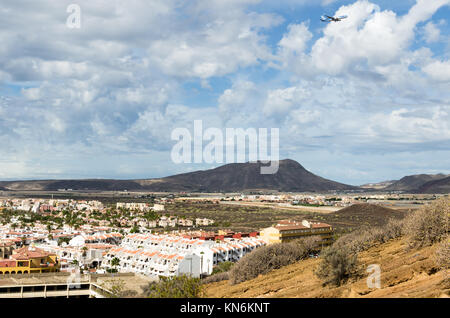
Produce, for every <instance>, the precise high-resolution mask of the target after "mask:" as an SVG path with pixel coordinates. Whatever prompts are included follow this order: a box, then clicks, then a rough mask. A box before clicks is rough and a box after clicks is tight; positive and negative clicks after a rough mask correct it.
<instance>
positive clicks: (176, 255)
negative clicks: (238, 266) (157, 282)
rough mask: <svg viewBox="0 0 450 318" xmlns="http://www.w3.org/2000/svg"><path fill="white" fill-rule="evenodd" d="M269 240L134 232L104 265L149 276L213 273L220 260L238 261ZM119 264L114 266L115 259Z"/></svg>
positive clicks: (120, 270)
mask: <svg viewBox="0 0 450 318" xmlns="http://www.w3.org/2000/svg"><path fill="white" fill-rule="evenodd" d="M263 245H265V242H264V241H262V240H260V239H258V238H255V237H245V238H242V239H235V238H227V239H225V240H224V241H217V242H216V241H207V240H201V239H190V238H184V237H181V236H177V235H153V234H145V235H144V234H130V235H128V236H126V237H125V238H124V240H123V241H122V244H121V246H120V247H118V248H113V249H111V250H110V251H109V252H108V253H107V255H105V257H104V261H103V263H102V267H103V268H104V269H105V270H106V269H112V268H115V269H117V270H118V271H119V272H122V273H123V272H133V273H140V274H143V275H146V276H156V277H157V276H166V277H170V276H175V275H180V274H183V273H184V274H189V275H192V276H194V277H199V276H202V275H210V274H211V273H212V270H213V268H214V266H216V265H217V264H219V263H220V262H225V261H233V262H236V261H238V260H239V259H240V258H241V257H243V256H244V255H245V254H247V253H249V252H251V251H252V250H254V249H255V248H257V247H260V246H263ZM114 258H117V259H118V260H119V264H118V265H116V266H114V265H113V264H112V260H113V259H114Z"/></svg>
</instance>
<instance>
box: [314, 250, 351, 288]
mask: <svg viewBox="0 0 450 318" xmlns="http://www.w3.org/2000/svg"><path fill="white" fill-rule="evenodd" d="M359 273H360V269H359V266H358V258H357V254H356V253H353V252H352V251H351V250H350V249H349V248H347V247H340V248H336V247H335V246H330V247H328V248H326V249H325V250H324V251H323V252H322V255H321V262H320V264H319V267H318V269H317V270H316V271H315V274H316V275H317V277H319V278H320V279H322V280H323V281H324V285H327V284H334V285H336V286H340V285H341V284H342V283H343V282H345V281H347V280H348V279H350V278H352V277H357V276H359Z"/></svg>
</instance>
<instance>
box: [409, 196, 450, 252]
mask: <svg viewBox="0 0 450 318" xmlns="http://www.w3.org/2000/svg"><path fill="white" fill-rule="evenodd" d="M449 225H450V198H449V197H444V198H442V199H439V200H436V201H434V202H433V203H431V204H429V205H426V206H424V207H422V208H421V209H419V210H417V211H415V212H413V213H412V214H410V215H409V216H408V217H407V218H406V219H405V222H404V232H405V234H407V235H408V236H409V243H410V245H411V246H414V247H422V246H428V245H432V244H434V243H436V242H439V241H441V240H442V239H443V238H445V237H446V236H447V235H448V233H449Z"/></svg>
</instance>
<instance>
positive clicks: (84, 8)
mask: <svg viewBox="0 0 450 318" xmlns="http://www.w3.org/2000/svg"><path fill="white" fill-rule="evenodd" d="M70 4H76V5H78V6H79V8H80V14H81V15H80V16H81V19H80V27H79V28H69V27H68V25H67V20H68V18H69V16H70V15H71V11H69V12H68V11H67V8H68V6H69V5H70ZM323 14H328V15H347V16H348V18H347V19H345V20H343V21H341V22H336V23H324V22H321V21H320V16H321V15H323ZM449 17H450V0H417V1H411V0H403V1H387V0H381V1H375V0H372V1H366V0H359V1H339V0H335V1H333V0H323V1H306V0H298V1H295V0H278V1H271V0H190V1H180V0H149V1H147V0H130V1H118V0H89V1H85V0H79V1H78V2H76V0H70V1H65V0H59V1H57V2H56V1H51V0H48V1H47V0H28V1H27V0H4V1H1V3H0V43H1V45H0V131H1V134H0V180H19V179H62V178H117V179H128V178H129V179H132V178H153V177H162V176H167V175H172V174H176V173H181V172H188V171H194V170H199V169H207V168H212V167H216V166H219V165H220V164H217V163H212V164H207V163H196V164H187V163H180V164H176V163H174V162H173V161H172V160H171V150H172V147H173V146H174V145H175V143H176V141H174V140H172V139H171V132H172V131H173V130H174V129H176V128H179V127H185V128H188V129H190V130H192V129H193V122H194V120H202V121H203V126H204V128H207V127H216V128H219V129H223V130H224V129H225V128H256V129H257V128H268V129H270V128H279V132H280V139H279V147H280V149H279V152H280V158H281V159H283V158H290V159H294V160H296V161H298V162H299V163H301V164H302V165H303V166H304V167H305V168H306V169H308V170H310V171H311V172H313V173H315V174H318V175H320V176H322V177H325V178H329V179H332V180H335V181H339V182H344V183H348V184H353V185H359V184H364V183H368V182H378V181H384V180H392V179H399V178H401V177H403V176H405V175H412V174H418V173H450V60H449V57H450V27H449V23H450V21H449V19H448V18H449ZM71 21H72V20H71Z"/></svg>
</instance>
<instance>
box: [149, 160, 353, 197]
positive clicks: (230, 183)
mask: <svg viewBox="0 0 450 318" xmlns="http://www.w3.org/2000/svg"><path fill="white" fill-rule="evenodd" d="M262 166H263V164H262V163H261V162H247V163H231V164H227V165H224V166H221V167H218V168H215V169H210V170H203V171H196V172H190V173H184V174H179V175H175V176H171V177H167V178H163V179H161V181H160V182H156V183H155V182H154V183H152V184H149V185H146V186H145V187H146V188H147V189H152V190H156V191H164V190H165V189H168V188H171V189H174V188H176V189H179V190H183V191H200V192H235V191H243V190H260V189H264V190H278V191H283V192H287V191H290V192H308V191H311V192H317V191H329V190H353V189H358V188H357V187H354V186H350V185H346V184H342V183H338V182H335V181H331V180H328V179H324V178H321V177H319V176H316V175H315V174H313V173H311V172H309V171H308V170H306V169H305V168H303V166H302V165H300V164H299V163H298V162H296V161H294V160H290V159H286V160H280V161H279V169H278V172H277V173H275V174H261V173H260V169H261V167H262Z"/></svg>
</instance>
